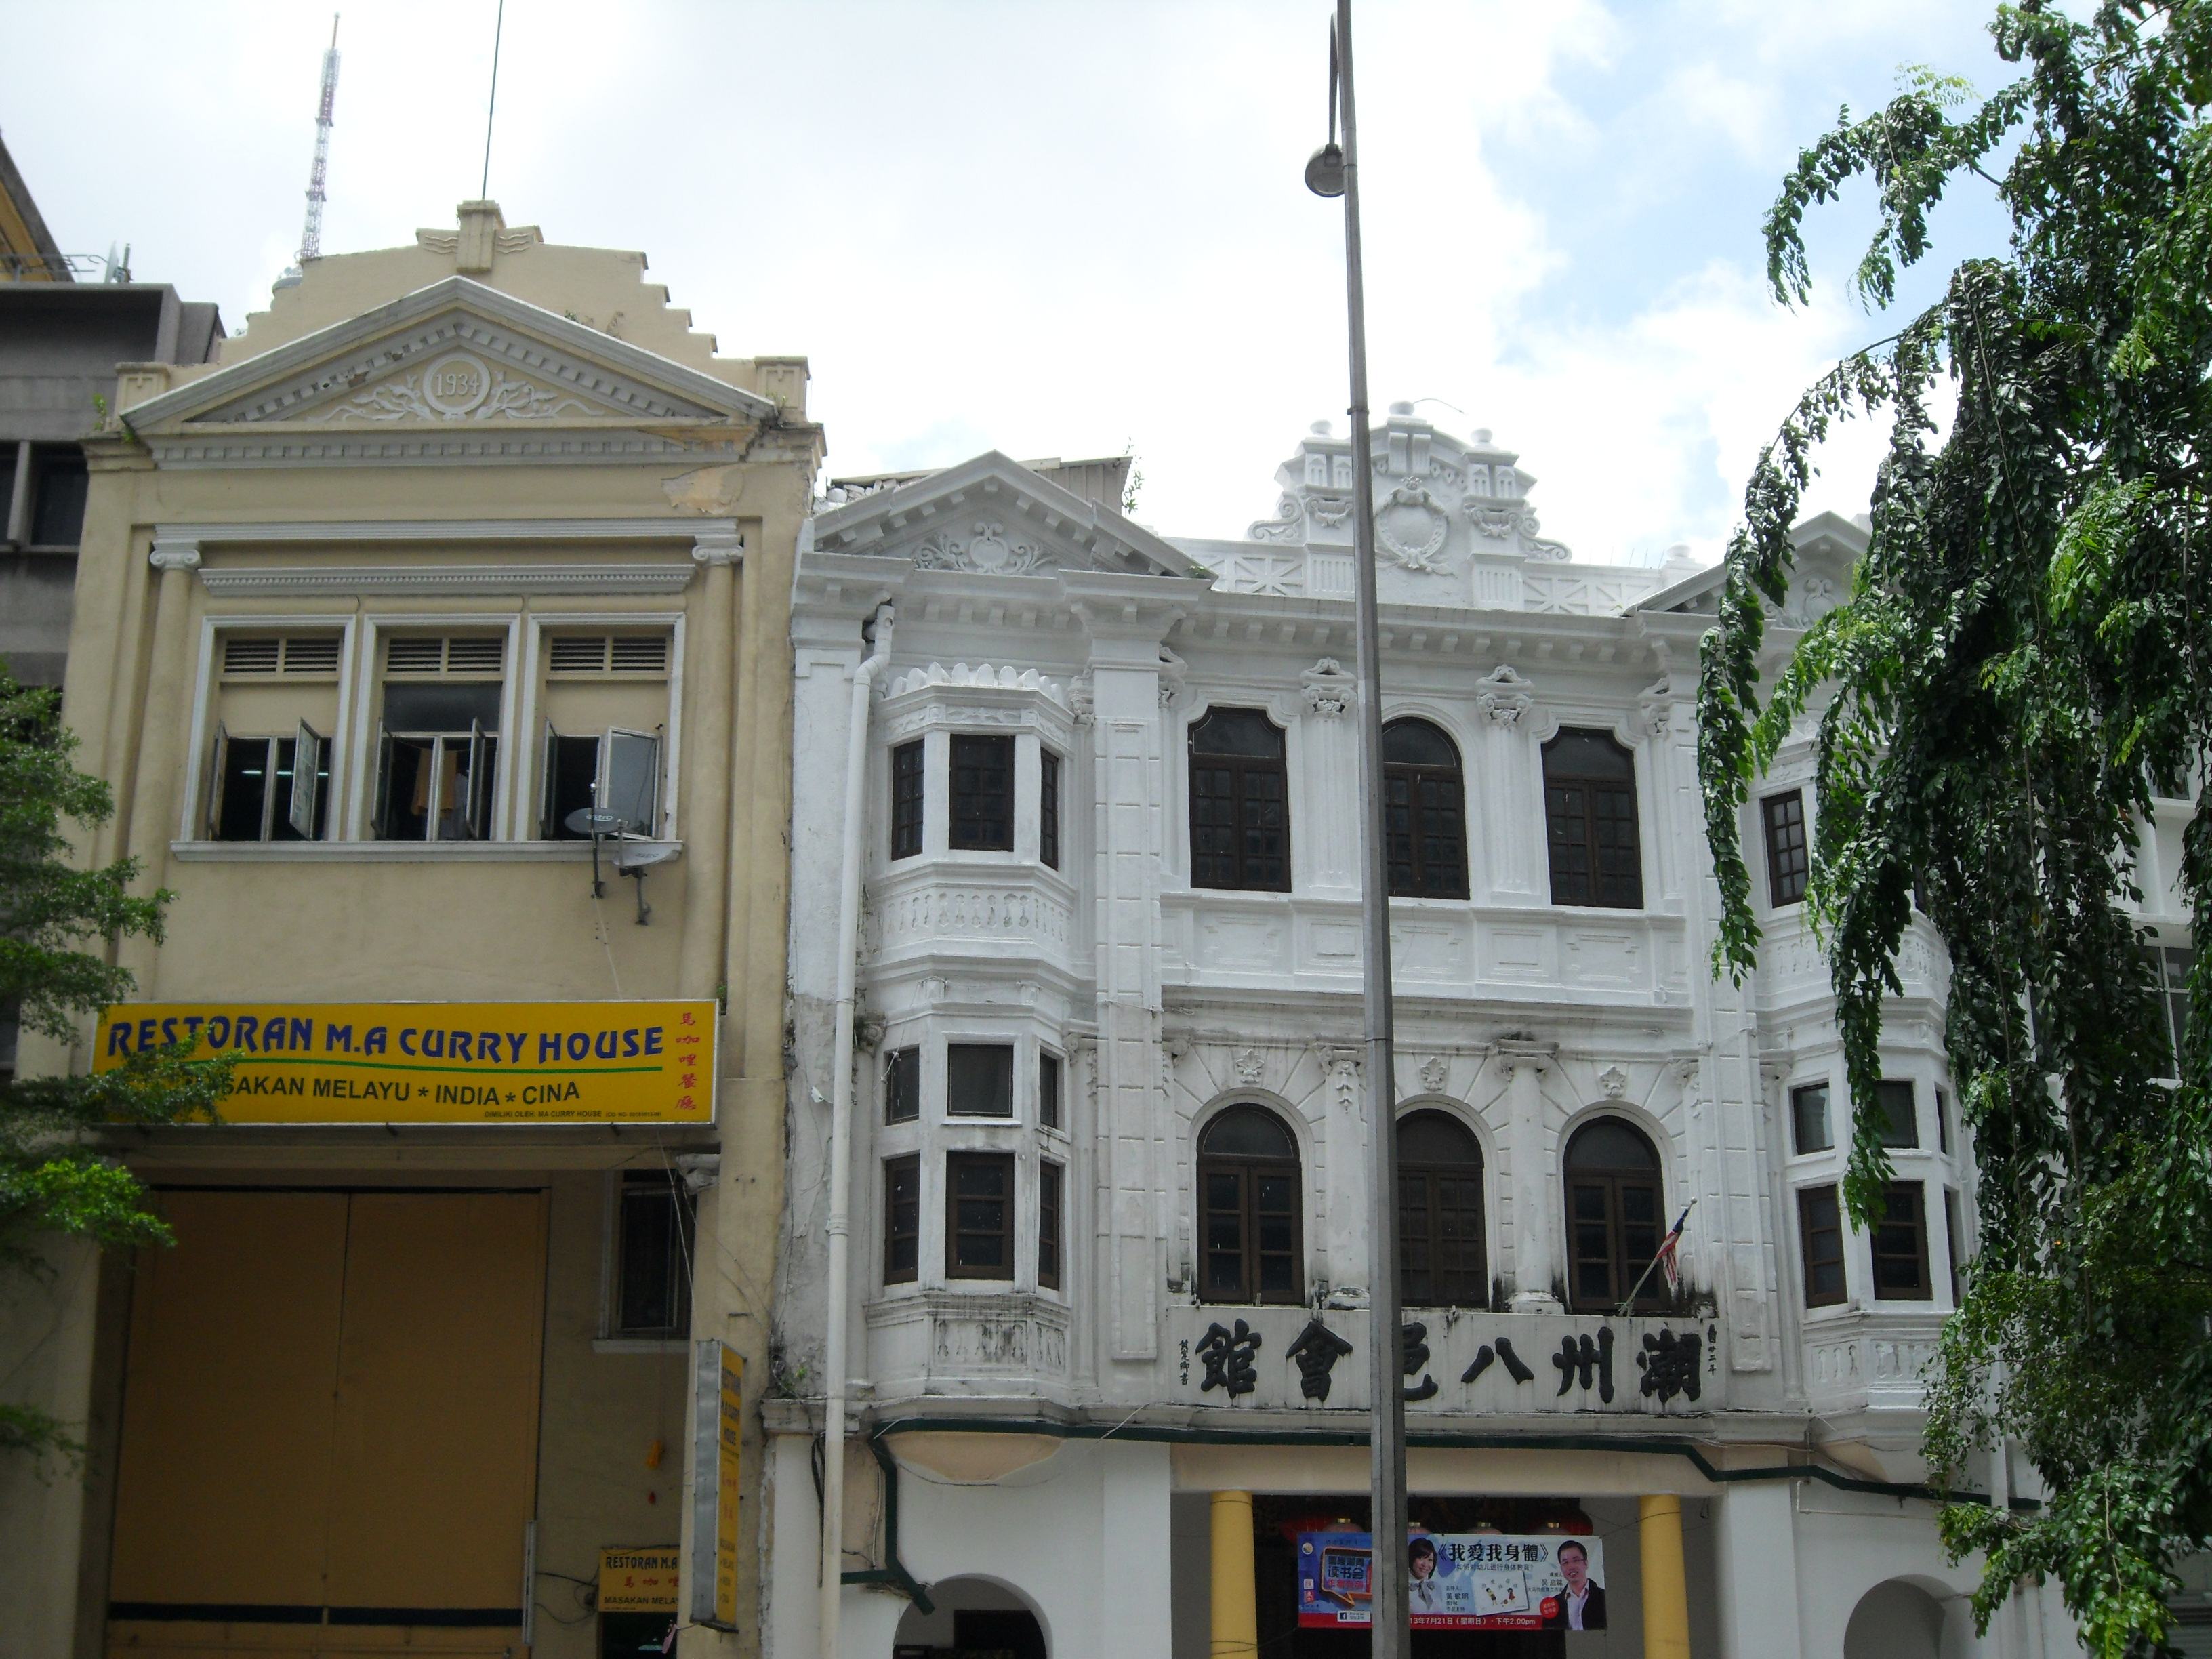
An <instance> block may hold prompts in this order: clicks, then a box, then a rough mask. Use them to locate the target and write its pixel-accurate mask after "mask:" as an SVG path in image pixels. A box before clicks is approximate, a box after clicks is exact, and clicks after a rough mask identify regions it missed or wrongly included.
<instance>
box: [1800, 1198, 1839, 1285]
mask: <svg viewBox="0 0 2212 1659" xmlns="http://www.w3.org/2000/svg"><path fill="white" fill-rule="evenodd" d="M1797 1243H1798V1247H1799V1249H1800V1251H1801V1252H1802V1255H1803V1256H1804V1258H1805V1305H1806V1306H1807V1307H1808V1308H1825V1307H1826V1306H1828V1305H1829V1304H1832V1303H1836V1302H1841V1301H1842V1300H1843V1299H1844V1221H1843V1212H1842V1209H1841V1207H1840V1206H1838V1203H1837V1200H1836V1189H1835V1188H1833V1187H1801V1188H1798V1189H1797Z"/></svg>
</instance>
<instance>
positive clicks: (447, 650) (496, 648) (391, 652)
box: [384, 634, 507, 674]
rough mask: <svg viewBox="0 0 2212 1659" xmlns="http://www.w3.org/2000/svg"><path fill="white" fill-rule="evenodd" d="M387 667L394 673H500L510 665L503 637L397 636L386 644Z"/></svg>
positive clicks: (387, 669)
mask: <svg viewBox="0 0 2212 1659" xmlns="http://www.w3.org/2000/svg"><path fill="white" fill-rule="evenodd" d="M384 666H385V670H386V672H388V673H393V674H496V673H499V672H500V671H501V670H503V669H504V668H505V667H506V666H507V639H506V636H505V635H500V634H487V635H461V636H459V637H456V638H443V639H441V638H438V637H435V636H433V637H430V638H427V639H426V638H419V637H413V636H399V637H395V638H393V639H391V640H388V641H386V643H385V647H384Z"/></svg>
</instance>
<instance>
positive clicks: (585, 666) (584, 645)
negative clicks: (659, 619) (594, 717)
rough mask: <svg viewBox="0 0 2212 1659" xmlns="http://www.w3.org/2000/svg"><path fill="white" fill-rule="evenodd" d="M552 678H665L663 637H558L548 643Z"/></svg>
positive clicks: (574, 635)
mask: <svg viewBox="0 0 2212 1659" xmlns="http://www.w3.org/2000/svg"><path fill="white" fill-rule="evenodd" d="M549 644H550V649H549V651H548V653H547V655H548V660H547V668H548V671H550V672H552V673H555V674H665V673H666V672H667V671H668V635H665V634H612V635H608V634H560V635H555V636H554V637H553V638H552V640H551V641H550V642H549Z"/></svg>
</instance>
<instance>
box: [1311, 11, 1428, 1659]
mask: <svg viewBox="0 0 2212 1659" xmlns="http://www.w3.org/2000/svg"><path fill="white" fill-rule="evenodd" d="M1328 79H1329V131H1330V138H1329V142H1328V144H1326V145H1324V146H1323V147H1322V149H1319V150H1317V151H1316V152H1315V154H1314V156H1313V159H1312V160H1310V161H1308V162H1307V163H1306V184H1307V185H1308V187H1309V188H1310V189H1311V190H1312V191H1314V193H1315V194H1316V195H1318V196H1342V197H1344V288H1345V302H1346V310H1347V311H1348V313H1350V318H1349V320H1350V328H1349V333H1350V343H1351V353H1352V406H1351V408H1350V410H1348V411H1347V412H1348V413H1349V414H1350V415H1351V416H1352V503H1353V510H1352V577H1353V586H1352V593H1353V605H1354V610H1355V615H1356V627H1357V629H1358V635H1359V793H1360V801H1361V805H1362V807H1363V809H1364V810H1363V811H1362V812H1361V815H1360V831H1361V834H1360V841H1361V851H1362V853H1363V854H1364V859H1363V862H1362V880H1361V883H1360V923H1361V947H1362V948H1361V951H1360V970H1361V975H1362V990H1363V992H1364V1002H1365V1012H1366V1027H1367V1061H1366V1070H1367V1147H1368V1154H1367V1170H1368V1179H1369V1185H1370V1194H1371V1200H1372V1201H1371V1203H1370V1206H1369V1231H1368V1241H1367V1262H1368V1265H1367V1281H1368V1290H1367V1294H1368V1306H1369V1310H1370V1312H1369V1321H1370V1323H1369V1327H1368V1328H1369V1332H1370V1336H1369V1340H1368V1367H1369V1370H1370V1378H1369V1383H1370V1388H1371V1389H1372V1392H1373V1399H1374V1404H1373V1407H1372V1410H1373V1424H1372V1427H1371V1428H1370V1431H1369V1446H1370V1475H1369V1488H1370V1499H1371V1503H1372V1510H1371V1515H1370V1520H1369V1523H1368V1524H1369V1528H1370V1531H1371V1532H1372V1534H1373V1535H1374V1544H1375V1554H1374V1559H1373V1564H1372V1567H1371V1569H1370V1571H1371V1574H1372V1577H1371V1578H1370V1583H1369V1589H1370V1591H1371V1593H1372V1599H1371V1600H1370V1601H1369V1603H1368V1605H1369V1607H1370V1608H1371V1609H1372V1612H1371V1613H1370V1618H1371V1620H1372V1621H1373V1622H1372V1623H1371V1624H1370V1626H1369V1628H1370V1631H1371V1632H1372V1639H1373V1644H1374V1645H1373V1648H1372V1652H1373V1654H1374V1659H1405V1656H1406V1653H1407V1649H1408V1647H1409V1646H1410V1645H1411V1637H1410V1632H1409V1630H1408V1626H1407V1604H1406V1587H1407V1577H1406V1520H1407V1514H1406V1405H1405V1398H1404V1395H1403V1394H1402V1393H1401V1389H1402V1387H1403V1379H1404V1375H1405V1364H1404V1351H1403V1348H1402V1346H1401V1344H1402V1339H1401V1337H1400V1335H1399V1326H1400V1323H1401V1315H1400V1311H1399V1297H1398V1134H1397V1109H1398V1102H1397V1094H1398V1089H1397V1074H1396V1071H1395V1066H1394V1063H1393V1060H1392V1054H1391V1049H1392V1046H1393V1042H1394V1036H1393V1031H1392V1018H1391V1007H1390V864H1389V849H1388V845H1387V843H1386V842H1385V841H1384V839H1383V836H1384V828H1385V826H1384V823H1383V653H1382V646H1381V641H1380V639H1379V636H1378V633H1377V629H1376V622H1375V465H1374V457H1373V453H1372V452H1371V449H1370V441H1369V437H1368V430H1367V299H1366V292H1365V285H1364V278H1363V274H1362V271H1361V269H1360V258H1359V125H1358V117H1357V115H1356V113H1355V111H1354V107H1353V104H1352V0H1336V25H1335V28H1334V32H1333V33H1331V35H1330V37H1329V77H1328ZM1339 117H1341V118H1342V127H1343V133H1344V143H1343V145H1342V147H1341V149H1340V148H1339V147H1338V144H1337V143H1336V137H1335V135H1336V131H1337V126H1338V119H1339Z"/></svg>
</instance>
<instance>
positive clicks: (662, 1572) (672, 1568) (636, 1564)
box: [599, 1548, 683, 1613]
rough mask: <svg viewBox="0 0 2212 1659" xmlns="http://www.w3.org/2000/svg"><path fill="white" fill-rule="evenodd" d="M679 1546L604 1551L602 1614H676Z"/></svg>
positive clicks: (600, 1600) (600, 1598)
mask: <svg viewBox="0 0 2212 1659" xmlns="http://www.w3.org/2000/svg"><path fill="white" fill-rule="evenodd" d="M682 1559H683V1552H682V1551H681V1550H678V1549H673V1548H671V1549H665V1550H660V1549H653V1550H601V1551H600V1552H599V1611H600V1612H601V1613H674V1612H675V1611H676V1610H677V1606H678V1603H677V1600H676V1588H677V1571H676V1570H677V1564H678V1562H679V1561H681V1560H682Z"/></svg>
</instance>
